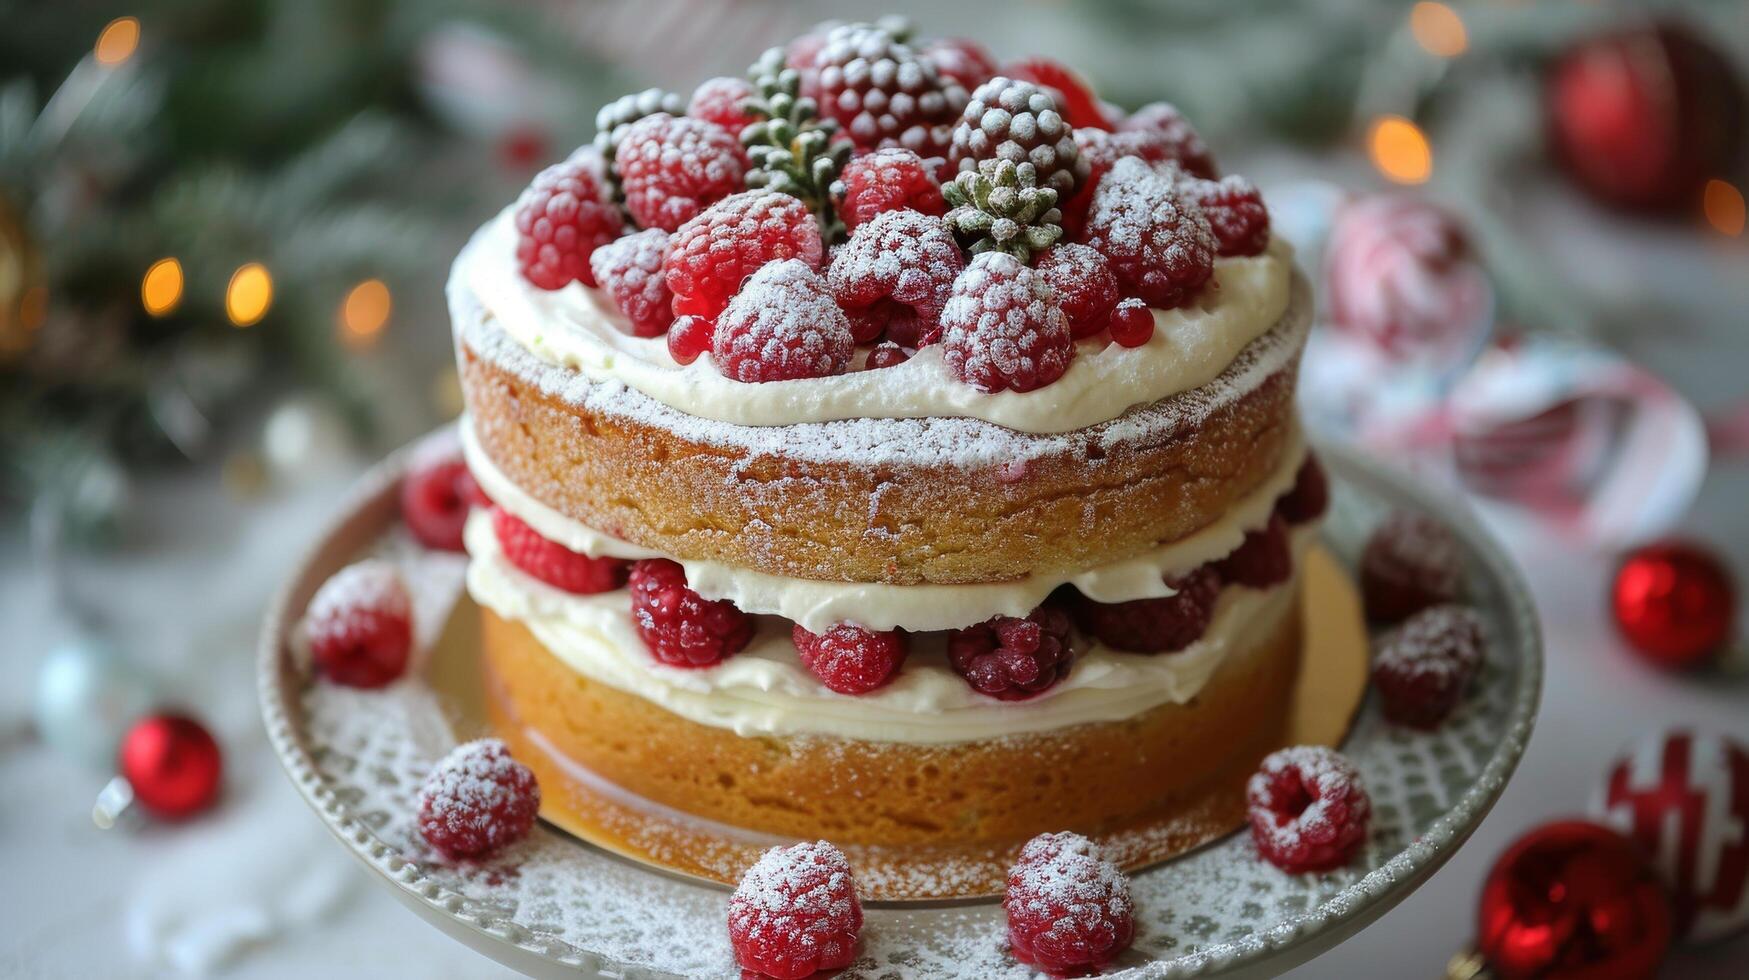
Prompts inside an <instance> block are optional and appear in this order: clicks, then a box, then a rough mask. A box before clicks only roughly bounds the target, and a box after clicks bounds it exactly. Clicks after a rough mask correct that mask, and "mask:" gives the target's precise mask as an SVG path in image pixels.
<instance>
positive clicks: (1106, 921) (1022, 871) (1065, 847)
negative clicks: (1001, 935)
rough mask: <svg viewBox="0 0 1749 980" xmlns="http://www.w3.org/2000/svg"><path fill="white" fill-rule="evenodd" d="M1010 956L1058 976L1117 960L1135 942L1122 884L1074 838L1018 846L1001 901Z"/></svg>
mask: <svg viewBox="0 0 1749 980" xmlns="http://www.w3.org/2000/svg"><path fill="white" fill-rule="evenodd" d="M1002 910H1003V912H1005V913H1006V914H1007V917H1008V947H1009V949H1010V950H1011V951H1012V952H1013V953H1014V958H1015V959H1017V960H1020V961H1021V962H1022V963H1028V964H1031V965H1032V966H1036V967H1038V968H1040V969H1042V970H1045V971H1047V972H1049V973H1051V974H1054V975H1057V976H1079V975H1082V974H1085V973H1088V972H1091V971H1094V970H1097V969H1099V968H1100V967H1102V966H1105V965H1106V964H1109V963H1111V962H1112V961H1113V960H1115V959H1117V957H1118V955H1119V954H1120V953H1122V952H1123V951H1124V950H1125V949H1128V948H1129V945H1130V942H1131V941H1132V940H1133V939H1134V938H1135V934H1136V921H1135V906H1134V904H1133V903H1132V901H1131V899H1130V885H1129V880H1128V879H1127V878H1125V877H1124V875H1123V872H1121V871H1119V870H1118V868H1117V866H1116V865H1114V864H1112V863H1111V862H1110V861H1107V860H1105V858H1104V856H1103V855H1102V854H1101V853H1100V851H1099V848H1098V846H1097V845H1095V844H1094V843H1093V842H1092V841H1090V840H1088V839H1087V838H1085V837H1082V836H1081V835H1080V834H1071V833H1054V834H1040V835H1039V836H1037V837H1034V838H1033V839H1032V840H1031V841H1028V842H1027V844H1026V846H1025V847H1023V848H1021V851H1020V860H1019V861H1017V862H1016V863H1015V865H1014V867H1013V868H1011V869H1010V870H1009V872H1008V889H1007V891H1006V893H1005V894H1004V895H1003V897H1002Z"/></svg>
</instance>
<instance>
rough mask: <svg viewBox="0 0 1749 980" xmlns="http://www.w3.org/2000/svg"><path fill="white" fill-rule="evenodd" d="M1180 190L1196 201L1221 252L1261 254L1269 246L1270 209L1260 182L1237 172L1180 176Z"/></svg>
mask: <svg viewBox="0 0 1749 980" xmlns="http://www.w3.org/2000/svg"><path fill="white" fill-rule="evenodd" d="M1178 193H1179V194H1180V195H1182V196H1184V197H1187V198H1189V199H1190V200H1192V201H1194V202H1196V205H1197V207H1200V208H1202V213H1203V217H1205V218H1207V219H1209V227H1210V229H1212V230H1213V231H1214V233H1215V242H1216V243H1217V245H1218V248H1219V251H1218V254H1220V255H1262V254H1263V250H1264V249H1265V248H1267V247H1269V209H1268V208H1266V207H1264V206H1263V193H1262V192H1261V191H1259V190H1258V189H1257V185H1256V184H1253V183H1251V182H1250V181H1249V180H1246V179H1245V178H1243V177H1240V176H1238V175H1234V176H1231V177H1223V178H1221V179H1220V180H1205V179H1203V178H1201V177H1181V178H1179V180H1178Z"/></svg>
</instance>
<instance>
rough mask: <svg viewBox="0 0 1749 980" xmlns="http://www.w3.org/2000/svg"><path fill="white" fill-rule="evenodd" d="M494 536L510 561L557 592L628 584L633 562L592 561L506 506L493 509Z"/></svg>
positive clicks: (599, 589)
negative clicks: (531, 524)
mask: <svg viewBox="0 0 1749 980" xmlns="http://www.w3.org/2000/svg"><path fill="white" fill-rule="evenodd" d="M492 533H493V534H494V535H496V536H497V538H498V547H499V548H500V549H502V551H503V552H504V558H505V560H506V561H508V562H510V564H512V565H515V566H516V567H517V568H520V569H522V570H523V571H524V572H526V573H528V574H529V575H531V576H533V577H535V578H537V579H539V580H541V581H542V582H545V583H546V584H548V585H550V586H552V587H553V588H555V589H562V590H564V591H566V592H570V593H573V594H576V595H593V594H595V593H598V592H612V591H613V590H615V589H618V588H621V587H623V586H624V585H625V584H626V575H627V574H628V572H629V570H630V563H629V562H627V561H625V560H624V559H620V558H610V557H606V556H603V557H601V558H591V557H589V556H588V555H585V554H580V553H578V552H575V551H572V550H571V549H569V548H567V547H565V546H564V545H562V544H559V543H558V542H556V541H548V540H547V539H546V538H543V537H541V534H540V532H539V531H536V530H535V529H534V528H532V527H529V526H528V525H527V524H526V523H524V522H523V521H522V520H521V519H520V518H518V517H517V516H516V515H514V514H512V513H510V512H509V511H507V510H505V509H504V508H502V507H494V508H492Z"/></svg>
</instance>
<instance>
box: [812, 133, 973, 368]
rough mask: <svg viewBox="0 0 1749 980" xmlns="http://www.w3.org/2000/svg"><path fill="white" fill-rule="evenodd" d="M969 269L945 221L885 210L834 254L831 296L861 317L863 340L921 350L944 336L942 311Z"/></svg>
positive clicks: (912, 213) (860, 331)
mask: <svg viewBox="0 0 1749 980" xmlns="http://www.w3.org/2000/svg"><path fill="white" fill-rule="evenodd" d="M883 152H887V151H883ZM901 152H903V151H901ZM964 265H965V260H964V259H963V258H961V257H960V249H959V245H958V244H956V243H955V242H954V240H953V233H952V232H950V231H948V230H947V224H946V223H945V222H943V221H942V219H941V218H938V217H935V216H934V215H927V214H920V213H918V212H916V211H909V210H901V211H883V212H881V213H879V214H876V215H874V216H873V217H872V218H870V219H869V220H868V221H866V222H864V223H862V224H859V225H857V227H856V230H855V231H852V232H851V233H850V241H848V242H846V243H845V244H844V246H843V247H842V248H839V249H837V250H836V251H835V252H834V253H833V256H832V270H831V273H830V282H831V284H832V295H833V296H834V297H836V299H837V301H838V304H839V305H840V306H842V307H843V308H844V309H845V310H846V311H849V312H851V313H853V314H855V315H856V318H857V320H858V321H859V323H860V324H861V325H860V326H859V327H857V328H856V330H855V332H856V333H857V335H858V336H857V339H858V340H859V341H865V342H866V341H872V340H875V339H878V338H879V337H881V336H883V335H884V336H886V337H887V339H889V340H892V341H895V342H896V343H899V344H901V345H903V346H906V347H922V346H924V345H926V344H932V343H934V342H935V341H936V340H937V339H938V338H939V337H940V336H941V311H942V308H943V307H944V306H946V305H947V300H948V296H949V294H950V293H951V291H952V289H953V284H954V279H955V277H957V276H958V275H959V274H960V270H961V269H962V268H964Z"/></svg>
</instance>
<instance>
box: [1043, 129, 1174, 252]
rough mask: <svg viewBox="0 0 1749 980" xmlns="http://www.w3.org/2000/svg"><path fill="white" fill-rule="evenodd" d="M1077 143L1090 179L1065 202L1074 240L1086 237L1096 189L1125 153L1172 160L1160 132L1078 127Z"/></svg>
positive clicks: (1150, 160) (1066, 227)
mask: <svg viewBox="0 0 1749 980" xmlns="http://www.w3.org/2000/svg"><path fill="white" fill-rule="evenodd" d="M1075 146H1076V147H1077V148H1078V149H1079V150H1080V152H1081V159H1082V161H1084V162H1085V163H1086V164H1087V179H1086V181H1085V182H1083V183H1082V185H1081V189H1080V190H1078V191H1076V192H1075V194H1074V196H1072V197H1070V198H1069V199H1068V200H1066V201H1063V202H1062V203H1061V208H1060V209H1061V210H1062V212H1063V231H1064V233H1065V234H1067V235H1068V236H1069V239H1070V240H1071V241H1081V240H1083V239H1082V237H1081V236H1082V233H1083V232H1084V231H1085V229H1086V226H1087V210H1088V208H1090V207H1092V205H1093V192H1094V190H1095V189H1096V188H1098V186H1099V181H1100V179H1101V178H1103V177H1104V176H1105V175H1106V173H1108V172H1109V171H1110V170H1111V166H1112V164H1114V163H1116V162H1118V161H1119V160H1122V159H1123V158H1124V157H1138V158H1140V159H1142V160H1145V161H1147V162H1148V163H1150V164H1159V163H1170V162H1172V150H1171V147H1170V146H1169V145H1168V144H1167V142H1166V138H1165V137H1164V136H1161V135H1160V134H1158V133H1149V132H1123V133H1111V132H1106V131H1105V130H1101V129H1077V130H1075Z"/></svg>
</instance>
